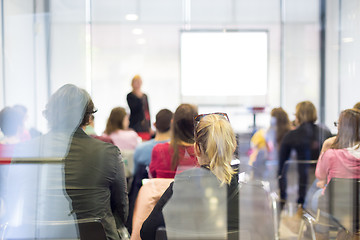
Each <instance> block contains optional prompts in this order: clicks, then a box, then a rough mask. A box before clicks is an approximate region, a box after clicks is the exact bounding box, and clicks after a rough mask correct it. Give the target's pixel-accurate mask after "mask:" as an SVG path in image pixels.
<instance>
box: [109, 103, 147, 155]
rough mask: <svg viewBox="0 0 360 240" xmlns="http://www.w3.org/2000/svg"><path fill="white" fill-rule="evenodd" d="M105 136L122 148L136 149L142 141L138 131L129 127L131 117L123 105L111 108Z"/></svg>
mask: <svg viewBox="0 0 360 240" xmlns="http://www.w3.org/2000/svg"><path fill="white" fill-rule="evenodd" d="M103 136H105V137H109V138H110V139H111V140H112V141H113V143H114V144H115V145H116V146H117V147H118V148H119V149H120V150H134V149H135V148H136V146H137V145H138V143H140V142H141V139H140V137H139V136H138V135H137V133H136V132H135V131H134V130H132V129H129V117H128V115H127V114H126V111H125V108H122V107H116V108H113V109H112V110H111V113H110V116H109V118H108V121H107V123H106V129H105V131H104V134H103Z"/></svg>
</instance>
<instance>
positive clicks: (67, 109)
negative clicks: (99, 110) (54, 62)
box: [43, 84, 96, 130]
mask: <svg viewBox="0 0 360 240" xmlns="http://www.w3.org/2000/svg"><path fill="white" fill-rule="evenodd" d="M94 112H96V110H94V103H93V101H92V100H91V97H90V95H89V94H88V93H87V92H86V91H85V90H84V89H81V88H78V87H77V86H75V85H72V84H66V85H64V86H62V87H61V88H59V89H58V90H57V91H56V92H55V93H54V94H53V95H52V96H51V97H50V100H49V102H48V103H47V104H46V107H45V110H44V112H43V113H44V116H45V118H46V119H47V120H48V123H49V126H50V128H51V129H62V130H75V129H76V128H78V127H81V126H84V125H87V124H88V123H89V119H90V116H91V115H92V114H93V113H94Z"/></svg>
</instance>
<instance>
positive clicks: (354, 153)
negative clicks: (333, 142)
mask: <svg viewBox="0 0 360 240" xmlns="http://www.w3.org/2000/svg"><path fill="white" fill-rule="evenodd" d="M334 153H335V155H336V158H337V159H341V160H342V164H343V166H344V167H345V168H347V169H348V170H349V171H350V172H352V173H354V174H359V173H360V148H359V147H358V145H357V146H354V147H351V148H346V149H339V150H338V151H334Z"/></svg>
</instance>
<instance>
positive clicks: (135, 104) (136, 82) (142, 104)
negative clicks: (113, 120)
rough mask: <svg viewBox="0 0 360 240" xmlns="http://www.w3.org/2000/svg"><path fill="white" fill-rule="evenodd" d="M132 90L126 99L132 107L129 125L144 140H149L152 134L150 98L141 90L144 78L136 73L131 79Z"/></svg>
mask: <svg viewBox="0 0 360 240" xmlns="http://www.w3.org/2000/svg"><path fill="white" fill-rule="evenodd" d="M131 86H132V91H131V92H130V93H129V94H128V95H127V97H126V99H127V102H128V105H129V108H130V124H129V127H130V128H132V129H134V130H135V131H136V132H137V133H138V134H139V136H140V137H141V138H142V139H143V140H149V139H150V136H151V134H152V130H151V127H150V111H149V103H148V98H147V96H146V94H145V93H143V92H142V91H141V86H142V79H141V77H140V76H139V75H135V76H134V77H133V79H132V81H131Z"/></svg>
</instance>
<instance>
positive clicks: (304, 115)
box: [278, 101, 331, 207]
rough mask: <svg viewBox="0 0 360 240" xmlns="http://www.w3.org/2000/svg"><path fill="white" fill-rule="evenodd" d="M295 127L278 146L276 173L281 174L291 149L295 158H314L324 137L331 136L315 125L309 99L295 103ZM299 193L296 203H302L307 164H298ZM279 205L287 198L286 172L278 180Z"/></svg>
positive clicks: (314, 110)
mask: <svg viewBox="0 0 360 240" xmlns="http://www.w3.org/2000/svg"><path fill="white" fill-rule="evenodd" d="M295 117H296V120H295V121H296V123H297V124H296V125H297V126H298V127H297V128H296V129H294V130H292V131H290V132H288V133H287V134H286V135H285V137H284V139H283V141H282V143H281V146H280V153H279V168H278V175H282V173H283V167H284V165H285V162H286V161H288V160H289V158H290V154H291V151H292V150H294V151H295V153H296V157H297V160H299V161H302V160H316V159H318V157H319V153H320V148H321V146H322V144H323V142H324V141H325V139H327V138H329V137H331V133H330V131H329V130H328V129H327V128H325V127H323V126H320V125H316V124H315V121H316V120H317V113H316V109H315V106H314V104H312V103H311V102H309V101H304V102H300V103H298V104H297V105H296V113H295ZM297 169H298V173H299V195H298V200H297V202H298V204H300V205H303V204H304V200H305V195H306V189H307V185H308V165H306V164H298V166H297ZM279 187H280V197H281V207H283V206H284V204H285V201H286V199H287V194H286V188H287V181H286V174H283V175H282V178H281V179H280V181H279Z"/></svg>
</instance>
